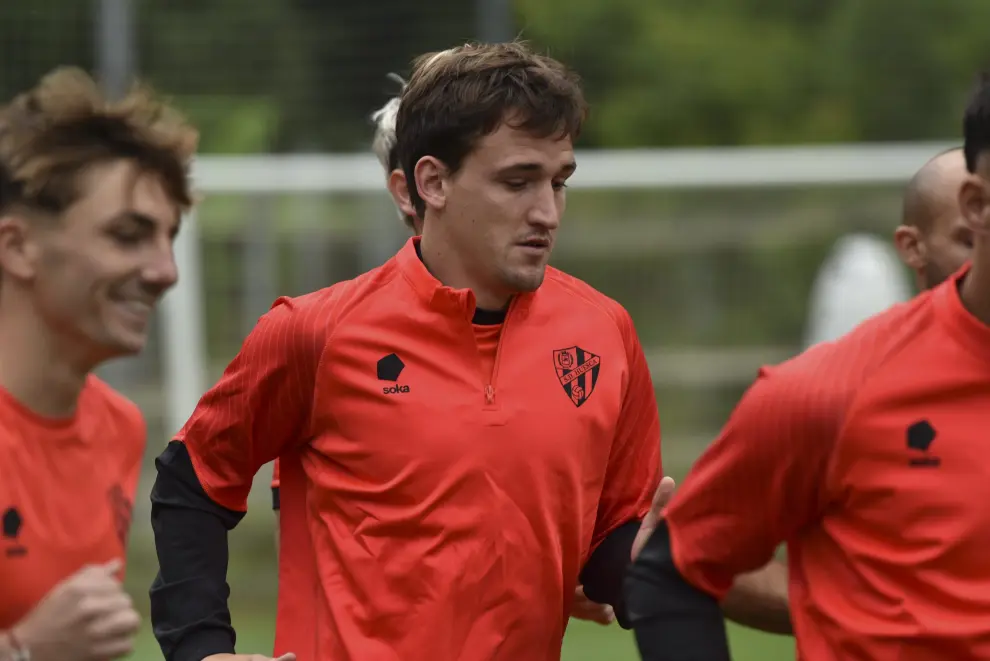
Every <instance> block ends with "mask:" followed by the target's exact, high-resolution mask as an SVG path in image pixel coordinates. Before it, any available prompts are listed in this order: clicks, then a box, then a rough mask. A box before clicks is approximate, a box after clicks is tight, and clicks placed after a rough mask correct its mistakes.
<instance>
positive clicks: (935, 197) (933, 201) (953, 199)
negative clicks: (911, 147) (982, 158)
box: [902, 148, 968, 232]
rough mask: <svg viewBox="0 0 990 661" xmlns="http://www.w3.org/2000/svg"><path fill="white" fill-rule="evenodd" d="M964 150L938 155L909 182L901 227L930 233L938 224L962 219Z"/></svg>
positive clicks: (964, 171)
mask: <svg viewBox="0 0 990 661" xmlns="http://www.w3.org/2000/svg"><path fill="white" fill-rule="evenodd" d="M967 174H968V172H967V171H966V158H965V156H964V154H963V150H962V148H956V149H950V150H949V151H945V152H942V153H941V154H938V155H937V156H935V157H934V158H932V159H931V160H929V161H928V162H927V163H925V164H924V165H923V166H922V168H921V169H920V170H918V172H917V173H915V175H914V176H913V177H912V178H911V181H910V182H908V185H907V189H906V190H905V191H904V209H903V217H902V223H903V224H904V225H909V226H913V227H917V228H918V229H919V230H921V231H923V232H930V231H931V230H932V229H933V228H934V226H935V225H936V224H937V223H938V222H939V221H950V220H951V219H952V218H954V217H956V216H958V215H959V213H958V212H959V201H958V195H959V188H960V187H961V186H962V183H963V181H964V180H965V179H966V176H967Z"/></svg>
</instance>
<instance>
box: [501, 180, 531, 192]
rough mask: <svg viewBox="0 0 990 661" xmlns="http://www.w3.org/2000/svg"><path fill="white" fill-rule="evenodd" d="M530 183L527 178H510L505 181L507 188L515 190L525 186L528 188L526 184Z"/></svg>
mask: <svg viewBox="0 0 990 661" xmlns="http://www.w3.org/2000/svg"><path fill="white" fill-rule="evenodd" d="M528 185H529V182H528V181H526V180H525V179H509V180H508V181H506V182H505V186H506V188H508V189H509V190H513V191H521V190H523V189H524V188H526V186H528Z"/></svg>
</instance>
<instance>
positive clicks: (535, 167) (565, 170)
mask: <svg viewBox="0 0 990 661" xmlns="http://www.w3.org/2000/svg"><path fill="white" fill-rule="evenodd" d="M576 169H577V163H575V162H574V161H571V162H569V163H566V164H564V166H562V167H561V168H560V170H559V174H563V175H564V176H570V175H571V174H573V173H574V171H575V170H576ZM543 171H544V168H543V166H542V165H540V164H539V163H513V164H512V165H507V166H506V167H504V168H501V169H499V171H498V173H499V175H503V176H504V175H507V174H529V173H540V172H543Z"/></svg>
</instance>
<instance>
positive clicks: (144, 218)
mask: <svg viewBox="0 0 990 661" xmlns="http://www.w3.org/2000/svg"><path fill="white" fill-rule="evenodd" d="M118 221H130V222H132V223H136V224H138V225H140V226H141V228H142V229H145V230H154V229H155V227H157V226H158V221H157V220H156V219H155V218H153V217H151V216H149V215H148V214H145V213H141V212H140V211H124V212H121V213H119V214H117V215H116V216H114V217H113V218H111V219H110V222H118ZM181 226H182V219H181V218H179V220H178V221H177V222H176V223H175V224H174V226H173V227H172V229H171V230H170V231H169V235H170V236H171V237H172V238H173V239H174V238H175V237H176V236H178V234H179V228H180V227H181Z"/></svg>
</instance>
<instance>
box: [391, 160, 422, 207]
mask: <svg viewBox="0 0 990 661" xmlns="http://www.w3.org/2000/svg"><path fill="white" fill-rule="evenodd" d="M388 192H389V193H391V194H392V200H393V201H394V202H395V206H397V207H399V211H401V212H402V213H403V215H406V216H412V217H413V218H415V217H416V210H415V209H414V208H413V205H412V201H411V200H410V199H409V186H407V185H406V175H405V174H404V173H403V172H402V170H400V169H399V168H396V169H395V170H392V171H391V172H390V173H389V175H388Z"/></svg>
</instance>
